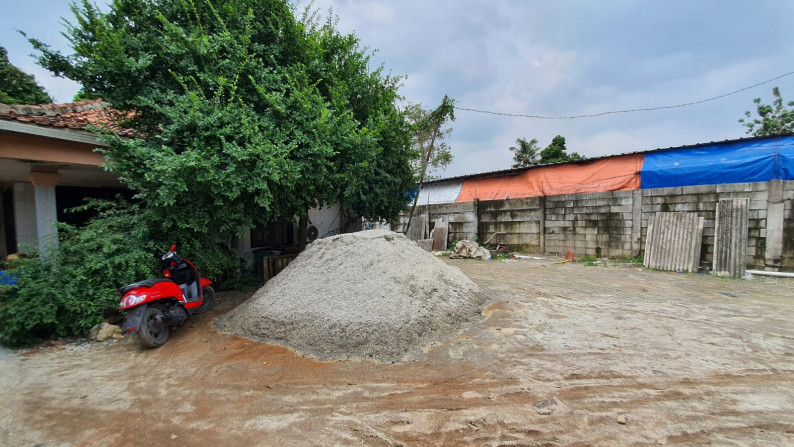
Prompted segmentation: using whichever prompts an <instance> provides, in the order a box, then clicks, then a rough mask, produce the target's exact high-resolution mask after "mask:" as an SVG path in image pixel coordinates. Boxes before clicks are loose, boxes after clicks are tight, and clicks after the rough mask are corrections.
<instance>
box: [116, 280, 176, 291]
mask: <svg viewBox="0 0 794 447" xmlns="http://www.w3.org/2000/svg"><path fill="white" fill-rule="evenodd" d="M165 281H169V282H171V280H170V279H165V278H158V279H146V280H143V281H138V282H134V283H132V284H128V285H126V286H124V287H121V288H120V289H119V292H120V293H121V294H125V293H127V292H129V291H130V290H132V289H135V288H137V287H152V286H154V285H155V284H157V283H161V282H165Z"/></svg>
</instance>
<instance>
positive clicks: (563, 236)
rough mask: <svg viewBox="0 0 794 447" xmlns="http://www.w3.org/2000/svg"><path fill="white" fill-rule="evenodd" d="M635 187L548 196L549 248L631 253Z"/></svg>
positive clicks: (550, 250)
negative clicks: (626, 189)
mask: <svg viewBox="0 0 794 447" xmlns="http://www.w3.org/2000/svg"><path fill="white" fill-rule="evenodd" d="M633 211H634V197H633V194H632V191H611V192H601V193H587V194H565V195H559V196H548V197H546V222H545V227H546V228H545V240H546V241H545V242H546V244H545V252H547V253H565V252H567V251H571V252H574V253H576V254H578V255H583V254H588V255H593V256H612V257H615V256H631V255H632V226H633Z"/></svg>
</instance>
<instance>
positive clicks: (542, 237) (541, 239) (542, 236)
mask: <svg viewBox="0 0 794 447" xmlns="http://www.w3.org/2000/svg"><path fill="white" fill-rule="evenodd" d="M538 251H539V252H540V253H541V254H543V253H546V196H540V220H539V221H538Z"/></svg>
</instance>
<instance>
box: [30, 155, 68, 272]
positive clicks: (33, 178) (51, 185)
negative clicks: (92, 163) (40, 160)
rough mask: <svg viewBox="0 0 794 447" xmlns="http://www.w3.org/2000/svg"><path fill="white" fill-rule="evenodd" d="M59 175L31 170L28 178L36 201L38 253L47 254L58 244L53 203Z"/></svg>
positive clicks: (56, 209)
mask: <svg viewBox="0 0 794 447" xmlns="http://www.w3.org/2000/svg"><path fill="white" fill-rule="evenodd" d="M60 177H61V175H60V174H58V173H57V172H37V171H31V173H30V175H29V176H28V179H29V180H30V183H32V184H33V192H34V197H35V203H36V235H37V236H38V240H39V253H40V254H41V256H44V257H46V256H48V255H49V253H50V251H51V250H53V249H55V248H57V246H58V228H57V226H56V224H57V222H58V208H57V206H56V204H55V185H57V184H58V180H59V179H60Z"/></svg>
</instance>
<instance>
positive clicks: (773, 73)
mask: <svg viewBox="0 0 794 447" xmlns="http://www.w3.org/2000/svg"><path fill="white" fill-rule="evenodd" d="M305 4H306V1H301V2H299V3H296V8H297V9H298V11H299V12H300V11H302V9H303V6H304V5H305ZM0 5H2V8H0V11H2V13H0V45H2V46H4V47H6V49H7V50H8V53H9V59H10V60H11V63H12V64H14V65H16V66H18V67H19V68H21V69H22V70H23V71H25V72H27V73H30V74H33V75H34V76H35V77H36V80H37V81H38V82H39V83H40V84H41V85H43V86H44V87H45V89H46V90H47V91H48V92H49V93H50V95H51V96H53V97H54V99H55V101H56V102H59V103H62V102H69V101H71V99H72V97H73V95H74V94H75V93H76V92H77V90H78V89H79V86H78V85H76V84H74V83H72V82H71V81H68V80H64V79H58V78H53V77H52V76H51V75H50V74H49V73H48V72H47V71H46V70H44V69H42V68H41V67H38V66H37V65H36V64H35V61H34V60H33V58H32V57H30V54H31V53H32V52H33V50H32V48H31V46H30V45H29V44H28V43H27V41H26V40H25V39H24V38H23V37H22V36H21V35H19V33H17V32H16V31H15V30H16V29H19V30H22V31H25V32H26V33H28V35H30V36H31V37H36V38H38V39H40V40H42V41H44V42H47V43H49V44H50V45H51V46H52V47H54V48H58V49H62V50H65V51H68V50H69V46H68V42H67V41H66V39H65V38H64V37H63V36H61V35H60V33H61V32H62V31H63V30H64V26H63V21H62V18H67V19H68V18H70V17H71V12H70V11H69V8H68V2H67V1H66V0H26V1H18V0H0ZM314 7H315V8H317V9H319V10H320V11H321V14H322V15H323V16H325V15H326V14H327V13H328V11H329V10H332V11H333V15H334V16H336V17H337V19H338V22H337V27H338V28H339V30H340V31H342V32H344V33H355V34H356V36H358V38H359V39H360V41H361V44H362V46H365V47H367V48H369V49H370V50H372V51H375V52H374V54H373V57H372V64H373V67H372V68H373V69H374V68H376V67H377V66H378V65H380V64H382V65H383V67H384V69H385V70H386V71H387V72H390V73H391V74H393V75H401V76H406V78H405V79H404V80H403V86H402V88H401V89H400V93H401V95H402V96H403V97H404V98H405V101H406V102H408V103H420V104H422V105H423V106H425V108H433V107H436V106H437V105H439V104H440V103H441V99H442V98H443V97H444V95H449V96H450V97H451V98H453V99H454V100H455V104H456V106H458V107H459V109H458V110H456V112H455V117H456V120H455V121H454V122H452V123H450V125H451V127H452V128H453V132H452V134H451V136H450V137H449V139H448V140H447V142H448V143H449V145H450V146H451V147H452V153H453V155H454V157H455V158H454V161H453V163H452V164H451V165H450V166H449V167H448V168H447V169H446V171H444V172H440V173H437V174H438V175H440V176H442V177H452V176H458V175H467V174H474V173H481V172H489V171H495V170H501V169H509V168H510V167H511V164H512V153H511V152H510V150H509V147H511V146H515V145H516V143H515V141H516V139H517V138H527V139H533V138H535V139H537V140H538V144H539V146H540V147H545V146H547V145H548V144H549V143H551V140H552V138H554V136H555V135H562V136H563V137H565V139H566V143H567V148H568V152H569V153H570V152H578V153H579V154H581V155H584V156H587V157H599V156H605V155H614V154H621V153H629V152H639V151H646V150H652V149H657V148H666V147H676V146H683V145H690V144H697V143H707V142H711V141H723V140H727V139H735V138H743V137H746V136H747V135H746V128H744V127H743V126H742V125H741V124H740V123H739V122H738V120H739V119H740V118H743V117H744V112H745V111H747V110H749V111H752V112H753V114H755V104H754V103H753V99H754V98H759V97H760V98H761V99H762V102H763V103H766V104H769V103H771V102H772V100H773V96H772V88H773V87H774V86H778V87H779V88H780V90H781V94H782V96H783V98H784V100H785V101H790V100H794V74H792V75H788V76H784V77H782V78H780V79H777V80H774V81H772V82H769V83H766V84H763V85H760V86H756V87H752V88H749V89H747V90H744V91H741V92H739V93H735V94H732V95H728V96H725V97H723V98H719V99H715V100H712V101H706V102H703V103H700V104H696V105H692V106H687V107H678V108H669V109H662V110H656V111H645V112H636V113H618V114H608V115H604V116H599V117H589V118H581V119H534V118H525V117H511V116H500V115H494V114H483V113H476V112H472V111H466V110H461V109H460V108H469V109H477V110H484V111H491V112H498V113H505V114H514V115H541V116H548V117H564V116H576V115H587V114H597V113H603V112H610V111H618V110H628V109H640V108H655V107H665V106H673V105H679V104H686V103H691V102H697V101H702V100H705V99H709V98H713V97H717V96H721V95H725V94H727V93H731V92H734V91H736V90H740V89H744V88H746V87H749V86H752V85H755V84H758V83H760V82H763V81H767V80H769V79H772V78H775V77H778V76H781V75H785V74H787V73H790V72H794V63H792V61H794V58H793V57H792V56H794V27H793V26H791V17H792V16H794V14H793V13H794V2H790V1H785V0H774V1H773V0H755V1H752V2H749V1H738V0H737V1H733V0H732V1H721V0H699V1H691V0H666V1H652V0H608V1H598V2H596V1H590V0H556V1H548V0H543V1H541V0H537V1H536V0H491V1H486V0H434V1H427V0H422V1H419V0H400V1H397V0H388V1H387V0H315V1H314Z"/></svg>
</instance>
